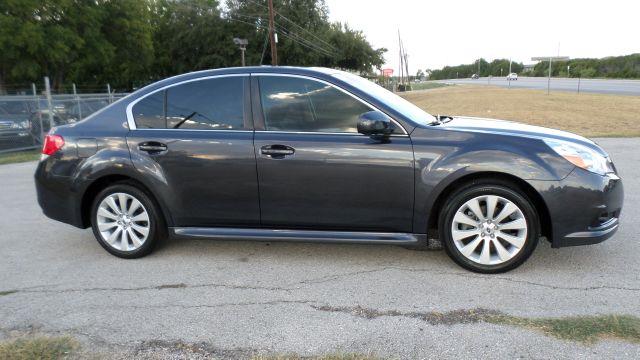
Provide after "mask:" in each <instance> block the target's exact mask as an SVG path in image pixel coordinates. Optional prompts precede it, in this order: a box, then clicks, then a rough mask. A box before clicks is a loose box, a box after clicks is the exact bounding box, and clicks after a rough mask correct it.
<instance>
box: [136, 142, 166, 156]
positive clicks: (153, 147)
mask: <svg viewBox="0 0 640 360" xmlns="http://www.w3.org/2000/svg"><path fill="white" fill-rule="evenodd" d="M138 150H140V151H146V152H148V153H150V154H156V153H160V152H163V151H167V145H165V144H163V143H159V142H156V141H148V142H143V143H140V144H138Z"/></svg>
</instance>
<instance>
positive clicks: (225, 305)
mask: <svg viewBox="0 0 640 360" xmlns="http://www.w3.org/2000/svg"><path fill="white" fill-rule="evenodd" d="M317 303H318V302H317V301H314V300H271V301H257V302H236V303H220V304H196V305H188V304H184V305H183V304H167V305H150V306H135V305H134V306H127V307H129V308H133V309H150V308H158V309H164V308H176V307H177V308H180V309H199V308H220V307H229V306H256V305H266V306H275V305H284V304H302V305H306V304H317ZM100 308H105V306H100Z"/></svg>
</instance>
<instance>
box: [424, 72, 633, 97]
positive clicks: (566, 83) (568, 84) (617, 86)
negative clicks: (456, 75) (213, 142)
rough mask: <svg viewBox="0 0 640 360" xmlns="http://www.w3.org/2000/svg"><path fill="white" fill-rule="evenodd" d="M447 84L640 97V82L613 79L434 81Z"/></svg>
mask: <svg viewBox="0 0 640 360" xmlns="http://www.w3.org/2000/svg"><path fill="white" fill-rule="evenodd" d="M434 81H435V82H440V83H446V84H465V85H493V86H503V87H512V88H520V89H538V90H547V83H549V84H550V88H551V91H571V92H576V93H577V92H578V91H580V92H588V93H601V94H617V95H640V80H613V79H577V78H551V81H550V82H549V81H548V78H546V77H524V76H520V77H518V80H512V81H508V80H507V78H506V74H505V76H501V77H491V78H488V77H482V78H479V79H448V80H434Z"/></svg>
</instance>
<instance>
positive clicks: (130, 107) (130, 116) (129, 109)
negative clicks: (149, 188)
mask: <svg viewBox="0 0 640 360" xmlns="http://www.w3.org/2000/svg"><path fill="white" fill-rule="evenodd" d="M239 76H242V77H246V76H250V74H248V73H245V74H220V75H211V76H203V77H199V78H194V79H189V80H183V81H180V82H177V83H173V84H169V85H165V86H163V87H161V88H159V89H156V90H153V91H152V92H150V93H148V94H145V95H143V96H141V97H139V98H137V99H135V100H133V101H132V102H130V103H129V104H128V105H127V109H126V114H127V124H128V125H129V130H138V127H137V126H136V122H135V120H134V119H133V107H134V106H135V105H136V104H137V103H138V102H140V101H141V100H142V99H144V98H146V97H147V96H151V95H153V94H155V93H157V92H160V91H164V90H166V89H168V88H171V87H174V86H178V85H182V84H187V83H190V82H195V81H202V80H209V79H216V78H225V77H239ZM140 130H156V131H158V130H163V131H174V130H177V129H158V128H154V129H140ZM180 130H181V131H185V130H186V131H242V132H252V131H253V130H245V129H238V130H232V129H229V130H222V129H216V130H214V129H212V130H208V129H207V130H205V129H202V130H198V129H188V130H187V129H180Z"/></svg>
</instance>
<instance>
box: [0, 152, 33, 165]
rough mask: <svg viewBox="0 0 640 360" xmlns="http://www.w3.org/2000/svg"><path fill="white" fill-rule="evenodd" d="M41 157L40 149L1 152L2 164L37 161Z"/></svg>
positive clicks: (0, 161)
mask: <svg viewBox="0 0 640 360" xmlns="http://www.w3.org/2000/svg"><path fill="white" fill-rule="evenodd" d="M39 158H40V150H29V151H16V152H10V153H2V154H0V165H4V164H13V163H21V162H27V161H36V160H38V159H39Z"/></svg>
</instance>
